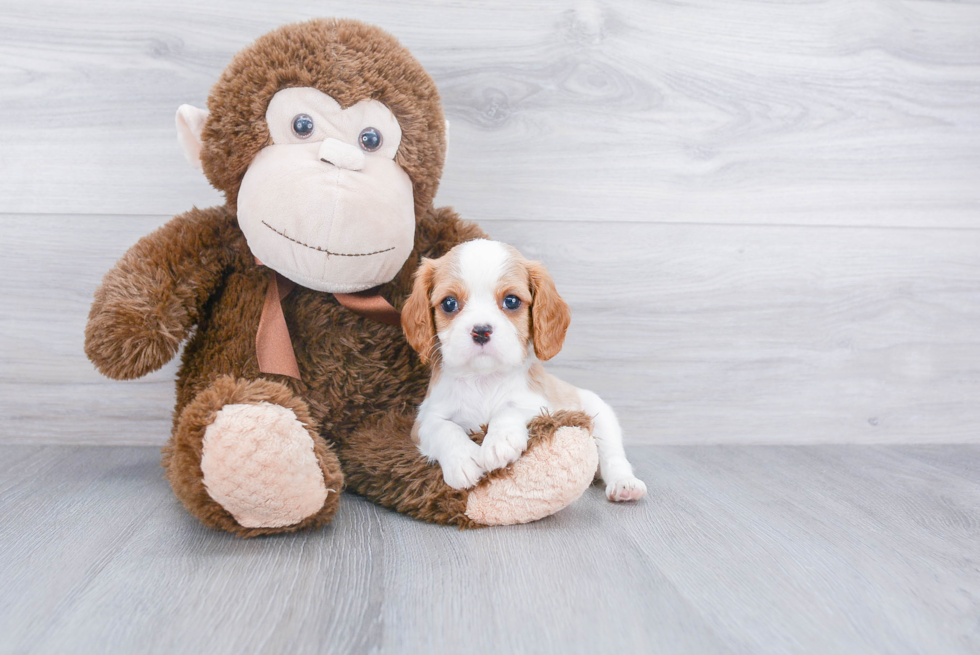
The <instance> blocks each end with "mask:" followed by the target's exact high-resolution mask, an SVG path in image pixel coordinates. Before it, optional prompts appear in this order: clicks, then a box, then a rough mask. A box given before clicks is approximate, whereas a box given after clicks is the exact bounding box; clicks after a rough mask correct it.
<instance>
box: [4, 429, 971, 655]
mask: <svg viewBox="0 0 980 655" xmlns="http://www.w3.org/2000/svg"><path fill="white" fill-rule="evenodd" d="M631 455H632V457H633V459H634V462H635V464H636V467H637V470H638V472H639V474H640V476H641V477H642V478H644V479H645V480H646V481H647V483H648V485H649V486H650V491H651V495H650V496H649V497H648V498H647V499H645V500H644V501H643V502H641V503H640V504H638V505H635V506H616V505H612V504H610V503H607V502H606V501H605V499H604V497H603V495H602V493H601V491H600V490H599V488H593V489H590V490H589V491H588V492H587V493H586V495H585V497H584V498H583V499H582V500H580V501H579V502H577V503H576V504H575V505H573V506H572V507H570V508H569V509H567V510H565V511H564V512H562V513H560V514H558V515H557V516H555V517H552V518H550V519H547V520H544V521H541V522H538V523H535V524H532V525H528V526H519V527H511V528H501V529H488V530H478V531H468V532H461V531H457V530H455V529H450V528H443V527H438V526H431V525H426V524H421V523H417V522H415V521H412V520H410V519H408V518H406V517H404V516H400V515H397V514H393V513H390V512H388V511H385V510H382V509H380V508H377V507H375V506H373V505H371V504H369V503H367V502H366V501H364V500H362V499H359V498H357V497H354V496H351V495H347V496H346V497H345V498H344V503H343V506H342V510H341V511H340V512H339V514H338V516H337V518H336V520H335V522H334V523H333V524H332V526H330V527H329V528H327V529H325V530H322V531H318V532H312V533H307V534H300V535H289V536H283V537H276V538H265V539H254V540H249V541H243V540H239V539H236V538H233V537H230V536H228V535H225V534H222V533H217V532H212V531H209V530H206V529H204V528H202V527H200V526H199V525H198V524H197V523H196V522H195V521H194V520H193V519H192V518H191V517H190V516H189V515H187V514H186V513H184V511H183V510H182V509H181V508H180V507H179V505H178V503H177V501H176V500H175V499H174V498H173V496H172V495H171V494H170V491H169V488H168V486H167V484H166V482H165V481H163V480H162V478H161V471H160V469H159V464H158V459H159V456H158V452H157V450H156V449H155V448H148V447H128V448H126V447H86V448H70V447H60V446H5V447H0V581H2V582H0V652H3V653H11V652H17V653H20V652H37V653H63V652H79V653H81V652H107V653H133V652H161V653H175V652H181V653H195V652H201V653H203V652H207V653H235V654H239V653H252V652H275V653H282V652H290V653H334V652H335V653H361V652H369V651H370V652H381V653H414V652H424V653H438V652H456V653H460V652H467V653H482V652H501V653H547V652H554V653H613V652H637V653H650V652H664V653H872V652H881V653H885V652H887V653H944V654H950V653H976V652H978V651H980V446H971V445H951V446H940V445H931V446H642V447H634V448H632V449H631Z"/></svg>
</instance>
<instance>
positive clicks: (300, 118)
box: [293, 114, 314, 139]
mask: <svg viewBox="0 0 980 655" xmlns="http://www.w3.org/2000/svg"><path fill="white" fill-rule="evenodd" d="M313 127H314V125H313V119H312V118H310V117H309V116H308V115H306V114H298V115H296V116H294V117H293V134H295V135H296V136H298V137H299V138H301V139H309V138H310V135H311V134H313Z"/></svg>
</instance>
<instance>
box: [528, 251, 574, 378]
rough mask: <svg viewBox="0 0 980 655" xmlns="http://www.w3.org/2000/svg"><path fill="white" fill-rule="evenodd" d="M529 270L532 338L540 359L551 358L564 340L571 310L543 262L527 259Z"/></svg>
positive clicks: (570, 319)
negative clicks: (531, 296)
mask: <svg viewBox="0 0 980 655" xmlns="http://www.w3.org/2000/svg"><path fill="white" fill-rule="evenodd" d="M527 272H528V275H529V276H530V278H531V293H532V295H533V300H532V301H531V338H532V339H533V340H534V352H535V354H537V356H538V359H541V360H548V359H551V358H552V357H554V356H555V355H557V354H558V351H560V350H561V346H562V344H563V343H564V342H565V332H567V331H568V324H569V323H571V322H572V312H571V310H569V308H568V303H566V302H565V301H564V300H563V299H562V297H561V296H559V295H558V289H556V288H555V281H554V280H552V279H551V274H550V273H549V272H548V269H547V268H545V267H544V264H542V263H541V262H527Z"/></svg>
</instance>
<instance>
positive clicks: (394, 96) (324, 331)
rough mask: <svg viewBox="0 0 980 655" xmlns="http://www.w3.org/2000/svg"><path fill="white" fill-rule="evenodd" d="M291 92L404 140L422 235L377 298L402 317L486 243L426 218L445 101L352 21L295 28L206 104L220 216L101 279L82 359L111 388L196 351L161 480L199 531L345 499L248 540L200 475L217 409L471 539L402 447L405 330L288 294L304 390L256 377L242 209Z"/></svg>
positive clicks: (188, 225)
mask: <svg viewBox="0 0 980 655" xmlns="http://www.w3.org/2000/svg"><path fill="white" fill-rule="evenodd" d="M290 86H314V87H316V88H317V89H320V90H321V91H323V92H325V93H327V94H329V95H331V96H332V97H334V98H335V99H337V100H338V101H339V102H340V103H341V105H343V106H349V105H352V104H354V103H355V102H357V101H359V100H362V99H367V98H373V99H376V100H379V101H381V102H383V103H384V104H385V105H387V106H388V107H389V108H390V109H391V110H392V111H393V112H394V114H395V116H396V117H397V119H398V122H399V124H400V125H401V128H402V133H403V136H402V142H401V146H400V148H399V151H398V155H397V157H396V160H397V161H398V163H399V164H400V165H401V166H402V167H403V168H404V169H405V171H406V172H407V173H408V174H409V176H410V177H411V179H412V181H413V184H414V188H415V204H416V234H415V249H414V250H413V252H412V253H411V255H410V256H409V258H408V259H407V261H406V263H405V265H404V267H403V268H402V270H401V271H400V272H399V273H398V275H397V276H396V277H395V278H394V280H392V281H391V282H389V283H387V284H385V285H382V287H381V288H380V293H381V294H382V295H383V296H384V297H385V298H387V299H388V300H389V301H390V302H391V303H392V304H393V305H394V306H395V307H396V308H400V307H401V306H402V304H403V303H404V301H405V298H406V297H407V296H408V292H409V290H410V286H411V280H412V274H413V273H414V272H415V269H416V268H417V267H418V263H419V261H420V258H421V257H423V256H425V257H433V258H434V257H439V256H441V255H442V254H444V253H445V252H447V251H448V250H449V249H451V248H452V247H453V246H455V245H456V244H458V243H461V242H463V241H466V240H469V239H474V238H478V237H483V236H485V235H484V234H483V232H482V231H481V230H480V229H479V228H478V227H476V226H475V225H473V224H470V223H466V222H464V221H461V220H460V219H459V217H458V216H457V215H456V214H455V213H454V212H453V211H452V210H450V209H447V208H442V209H434V208H433V207H432V205H431V203H432V198H433V196H434V195H435V192H436V188H437V187H438V182H439V175H440V173H441V167H442V160H443V156H444V153H445V138H444V132H443V130H444V127H443V117H442V110H441V109H440V107H439V97H438V93H437V92H436V88H435V85H434V84H433V82H432V80H431V79H430V78H429V76H428V75H427V74H426V73H425V71H424V70H423V69H422V67H421V66H420V65H419V64H418V62H417V61H415V59H414V58H413V57H412V56H411V55H410V54H409V53H408V52H407V51H406V50H404V49H403V48H401V46H399V45H398V43H397V42H396V41H395V40H394V39H393V38H392V37H390V36H389V35H387V34H385V33H384V32H382V31H381V30H379V29H377V28H375V27H371V26H367V25H363V24H361V23H358V22H355V21H334V20H330V21H311V22H309V23H303V24H297V25H289V26H286V27H283V28H281V29H279V30H276V31H274V32H272V33H270V34H268V35H266V36H264V37H261V38H260V39H259V40H258V41H256V43H255V44H254V45H252V46H251V47H249V48H246V49H245V50H244V51H242V52H241V53H240V54H239V55H237V56H236V57H235V58H234V60H233V61H232V63H231V65H230V66H229V67H228V69H227V71H225V73H224V74H223V75H222V77H221V79H220V80H219V82H218V83H217V84H216V85H215V86H214V88H213V90H212V92H211V96H210V98H209V100H208V106H209V108H210V111H211V114H210V117H209V119H208V121H207V123H206V126H205V129H204V134H203V155H202V157H203V163H204V170H205V173H206V174H207V175H208V177H209V179H210V180H211V182H212V183H213V184H214V185H215V186H216V187H217V188H219V189H221V190H222V191H224V192H225V194H226V197H227V201H228V202H227V204H226V205H225V206H223V207H216V208H212V209H205V210H200V209H192V210H191V211H189V212H186V213H184V214H182V215H180V216H177V217H176V218H174V219H173V220H171V221H170V222H169V223H167V224H166V225H165V226H163V227H162V228H160V229H159V230H157V231H156V232H154V233H153V234H150V235H148V236H146V237H144V238H143V239H141V240H140V241H139V242H138V243H137V244H136V245H135V246H134V247H133V248H132V249H130V251H129V252H128V253H127V254H126V255H125V256H124V257H123V258H122V260H120V262H119V263H118V264H117V265H116V267H115V268H113V269H112V270H111V271H109V272H108V273H107V274H106V276H105V278H104V280H103V283H102V286H101V287H100V288H99V290H98V291H97V292H96V295H95V302H94V303H93V305H92V310H91V313H90V315H89V323H88V326H87V327H86V331H85V350H86V353H87V354H88V356H89V358H90V359H91V360H92V361H93V362H94V363H95V365H96V367H98V369H99V370H100V371H102V372H103V373H104V374H105V375H107V376H109V377H113V378H119V379H130V378H135V377H139V376H142V375H145V374H146V373H148V372H150V371H152V370H155V369H157V368H159V367H160V366H162V365H163V364H164V363H165V362H166V361H167V360H169V359H170V358H171V357H173V355H174V353H175V352H176V351H177V348H178V346H179V344H180V343H181V342H182V341H183V340H184V339H187V338H188V337H189V339H190V340H189V341H188V342H187V344H186V346H185V348H184V352H183V358H182V362H181V367H180V371H179V373H178V378H177V406H176V409H175V412H174V430H173V436H172V437H171V441H170V443H169V444H168V445H167V447H166V448H165V449H164V458H163V464H164V466H165V467H166V469H167V477H168V479H169V480H170V482H171V484H172V486H173V489H174V492H175V493H176V495H177V496H178V497H179V498H180V500H181V501H182V502H183V503H184V505H185V506H186V507H187V508H188V510H189V511H190V512H191V513H192V514H194V515H195V516H196V517H198V518H199V519H200V520H201V521H202V522H203V523H204V524H206V525H208V526H211V527H215V528H220V529H223V530H227V531H229V532H233V533H235V534H239V535H242V536H253V535H258V534H266V533H273V532H289V531H293V530H298V529H302V528H305V527H312V526H315V525H321V524H323V523H325V522H327V521H328V520H329V519H330V517H331V516H332V515H333V513H334V512H335V511H336V508H337V502H338V500H337V499H338V495H337V494H329V495H328V498H327V500H326V502H325V504H324V506H323V508H322V509H321V510H320V511H319V512H317V513H316V514H315V515H314V516H311V517H309V518H307V519H306V520H304V521H302V522H301V523H299V524H297V525H293V526H288V527H285V528H268V529H246V528H243V527H242V526H240V525H238V524H237V523H236V522H235V521H234V519H233V518H232V517H231V515H230V514H229V513H228V512H226V511H225V510H224V509H223V508H221V506H219V505H218V504H217V503H216V502H214V501H213V500H212V499H211V498H210V496H208V494H207V492H206V491H205V489H204V485H203V481H202V474H201V466H200V461H201V450H202V445H201V440H202V438H203V434H204V430H205V429H206V427H207V425H209V424H210V422H211V421H212V420H213V418H214V415H215V412H217V411H218V409H220V408H221V406H222V405H223V404H227V403H257V402H262V401H267V402H272V403H278V404H280V405H282V406H285V407H288V408H290V409H292V410H293V411H294V412H295V413H296V415H297V416H298V417H299V418H300V420H301V421H302V422H303V424H304V425H305V426H307V429H308V431H309V432H310V434H311V437H312V438H313V440H314V443H315V453H316V456H317V459H318V461H319V462H320V466H321V469H322V470H323V472H324V476H325V478H326V484H327V487H329V488H339V487H338V485H339V484H340V481H341V479H342V478H341V473H340V470H341V469H340V466H341V464H342V466H343V470H344V471H345V472H346V478H347V485H348V488H349V489H351V490H353V491H355V492H357V493H360V494H363V495H365V496H367V497H368V498H370V499H371V500H374V501H375V502H378V503H380V504H382V505H384V506H386V507H392V508H394V509H397V510H399V511H403V512H406V513H408V514H411V515H412V516H416V517H418V518H420V519H423V520H427V521H435V522H439V523H453V524H457V525H466V524H467V520H466V519H465V517H463V518H461V517H462V516H463V515H462V511H463V510H464V509H465V504H466V503H465V499H466V494H465V492H457V491H454V490H452V489H450V488H449V487H448V486H446V485H445V484H444V483H443V482H442V475H441V471H440V469H439V468H438V467H434V466H430V465H428V464H426V463H425V461H424V460H422V459H421V458H420V457H418V454H417V451H416V450H415V449H414V446H412V445H411V443H410V441H409V438H408V435H409V430H410V428H411V425H412V422H413V417H414V413H415V408H416V406H417V404H418V403H419V402H421V400H422V398H423V396H424V393H425V388H426V385H427V383H428V378H429V374H428V371H427V370H426V368H425V366H424V365H423V364H422V363H421V362H420V361H419V358H418V356H417V355H416V353H415V352H414V351H413V350H412V348H411V347H410V346H409V345H408V343H407V342H406V341H405V339H404V336H403V334H402V331H401V329H400V328H398V327H395V326H389V325H384V324H382V323H377V322H373V321H370V320H368V319H365V318H361V317H359V316H357V315H355V314H353V313H351V312H350V311H348V310H347V309H345V308H344V307H342V306H341V305H339V304H338V302H337V301H336V299H335V298H334V297H333V296H332V295H331V294H327V293H320V292H317V291H313V290H310V289H307V288H303V287H296V289H295V290H294V291H293V292H292V293H290V294H289V295H288V296H287V297H286V298H285V299H284V301H283V311H284V313H285V317H286V321H287V324H288V327H289V333H290V336H291V338H292V341H293V348H294V350H295V353H296V360H297V363H298V365H299V370H300V373H301V376H302V380H301V381H300V380H295V379H292V378H287V377H282V376H275V375H263V374H261V373H260V372H259V370H258V365H257V362H256V357H255V334H256V330H257V328H258V323H259V317H260V314H261V309H262V303H263V299H264V296H265V290H266V283H267V279H268V278H267V269H265V268H264V267H262V266H259V265H257V264H256V263H255V260H254V257H253V256H252V253H251V252H250V251H249V249H248V246H247V245H246V242H245V237H244V235H243V234H242V232H241V230H240V229H239V227H238V224H237V217H236V198H237V194H238V187H239V185H240V183H241V179H242V176H243V175H244V173H245V170H246V169H247V167H248V165H249V163H250V162H251V160H252V158H253V157H254V156H255V154H256V153H257V152H258V151H259V149H261V148H262V147H263V146H264V145H266V144H267V143H268V141H269V135H268V128H267V126H266V124H265V118H264V116H265V111H266V106H267V104H268V102H269V99H270V98H271V97H272V96H273V95H274V94H275V93H276V91H278V90H280V89H282V88H286V87H290ZM548 420H550V421H552V423H548V425H549V426H551V429H553V428H554V425H553V422H554V419H548ZM546 422H547V421H546ZM544 432H547V430H544ZM542 434H543V432H542ZM334 453H336V455H335V454H334ZM337 455H339V458H340V459H339V462H338V459H337Z"/></svg>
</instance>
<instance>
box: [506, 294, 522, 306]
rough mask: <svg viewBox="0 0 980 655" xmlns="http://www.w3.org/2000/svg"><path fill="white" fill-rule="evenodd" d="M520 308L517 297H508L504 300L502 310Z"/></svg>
mask: <svg viewBox="0 0 980 655" xmlns="http://www.w3.org/2000/svg"><path fill="white" fill-rule="evenodd" d="M520 306H521V299H520V298H518V297H517V296H514V295H510V296H506V297H505V298H504V309H517V308H518V307H520Z"/></svg>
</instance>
